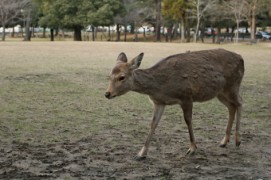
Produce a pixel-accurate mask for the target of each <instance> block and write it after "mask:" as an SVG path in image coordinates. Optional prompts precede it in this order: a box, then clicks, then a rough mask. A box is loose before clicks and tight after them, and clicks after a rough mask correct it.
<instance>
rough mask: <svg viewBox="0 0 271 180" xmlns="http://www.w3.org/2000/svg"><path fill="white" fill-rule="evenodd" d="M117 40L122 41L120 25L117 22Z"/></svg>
mask: <svg viewBox="0 0 271 180" xmlns="http://www.w3.org/2000/svg"><path fill="white" fill-rule="evenodd" d="M117 41H120V25H119V24H117Z"/></svg>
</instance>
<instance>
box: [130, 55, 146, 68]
mask: <svg viewBox="0 0 271 180" xmlns="http://www.w3.org/2000/svg"><path fill="white" fill-rule="evenodd" d="M143 56H144V53H140V54H139V55H138V56H136V57H135V58H134V59H132V60H131V61H130V62H129V64H130V69H131V70H134V69H137V68H139V66H140V64H141V61H142V59H143Z"/></svg>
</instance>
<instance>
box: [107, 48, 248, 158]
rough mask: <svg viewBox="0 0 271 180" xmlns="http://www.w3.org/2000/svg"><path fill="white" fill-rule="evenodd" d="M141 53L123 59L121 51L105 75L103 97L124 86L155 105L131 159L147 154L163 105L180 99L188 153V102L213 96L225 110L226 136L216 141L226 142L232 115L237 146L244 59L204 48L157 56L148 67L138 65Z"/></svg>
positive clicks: (121, 91) (120, 91)
mask: <svg viewBox="0 0 271 180" xmlns="http://www.w3.org/2000/svg"><path fill="white" fill-rule="evenodd" d="M143 55H144V54H143V53H141V54H139V55H138V56H137V57H135V58H134V59H132V60H131V61H129V62H128V61H127V57H126V55H125V54H124V53H120V55H119V56H118V58H117V64H116V66H115V67H114V68H113V70H112V71H111V73H110V75H109V79H110V82H109V87H108V89H107V91H106V93H105V97H106V98H108V99H112V98H114V97H116V96H120V95H123V94H125V93H127V92H128V91H135V92H139V93H142V94H147V95H149V98H150V100H151V101H152V102H153V105H154V112H153V117H152V123H151V127H150V132H149V134H148V137H147V139H146V142H145V144H144V146H143V147H142V149H141V150H140V151H139V153H138V154H137V156H136V159H138V160H140V159H144V158H145V157H146V155H147V152H148V148H149V145H150V140H151V138H152V136H153V134H154V131H155V128H156V127H157V125H158V122H159V120H160V119H161V116H162V114H163V112H164V109H165V106H166V105H174V104H179V105H180V106H181V108H182V110H183V115H184V120H185V122H186V124H187V126H188V130H189V136H190V147H189V149H188V151H187V154H193V153H194V152H195V150H196V148H197V146H196V143H195V138H194V134H193V128H192V108H193V102H203V101H207V100H210V99H212V98H214V97H217V98H218V100H219V101H220V102H222V103H223V104H224V105H225V106H226V107H227V108H228V110H229V120H228V125H227V128H226V135H225V137H224V138H223V140H222V141H221V143H220V146H221V147H225V146H226V145H227V143H228V142H229V140H230V133H231V129H232V125H233V121H234V119H235V114H236V119H237V120H236V132H235V143H236V146H239V145H240V143H241V140H240V134H239V129H240V118H241V108H242V99H241V97H240V95H239V88H240V84H241V81H242V78H243V75H244V61H243V59H242V57H241V56H240V55H238V54H236V53H233V52H230V51H226V50H224V49H215V50H203V51H196V52H190V51H189V52H187V53H182V54H176V55H172V56H169V57H167V58H165V59H162V60H161V61H159V62H158V63H157V64H155V65H154V66H152V67H150V68H148V69H138V67H139V66H140V64H141V60H142V58H143Z"/></svg>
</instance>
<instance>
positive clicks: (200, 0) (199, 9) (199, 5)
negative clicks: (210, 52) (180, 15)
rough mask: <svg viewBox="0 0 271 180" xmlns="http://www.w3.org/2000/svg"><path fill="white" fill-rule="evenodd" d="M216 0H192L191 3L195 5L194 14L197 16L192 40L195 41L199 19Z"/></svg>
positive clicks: (212, 6)
mask: <svg viewBox="0 0 271 180" xmlns="http://www.w3.org/2000/svg"><path fill="white" fill-rule="evenodd" d="M216 2H217V0H192V4H193V6H194V7H195V11H194V13H193V14H194V15H196V18H197V24H196V31H195V34H194V41H195V42H196V41H197V36H198V32H199V26H200V21H201V19H202V17H203V16H204V15H205V13H206V12H207V11H208V10H210V9H212V8H214V6H215V4H216Z"/></svg>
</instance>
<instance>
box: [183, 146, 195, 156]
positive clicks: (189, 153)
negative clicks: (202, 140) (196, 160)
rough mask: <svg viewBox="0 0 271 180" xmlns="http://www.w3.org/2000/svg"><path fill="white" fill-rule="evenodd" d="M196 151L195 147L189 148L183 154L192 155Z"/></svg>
mask: <svg viewBox="0 0 271 180" xmlns="http://www.w3.org/2000/svg"><path fill="white" fill-rule="evenodd" d="M195 152H196V149H192V148H189V149H188V150H187V152H186V154H185V156H192V155H194V154H195Z"/></svg>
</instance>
